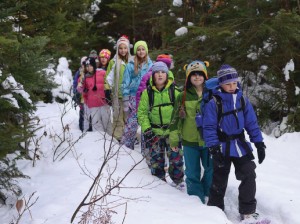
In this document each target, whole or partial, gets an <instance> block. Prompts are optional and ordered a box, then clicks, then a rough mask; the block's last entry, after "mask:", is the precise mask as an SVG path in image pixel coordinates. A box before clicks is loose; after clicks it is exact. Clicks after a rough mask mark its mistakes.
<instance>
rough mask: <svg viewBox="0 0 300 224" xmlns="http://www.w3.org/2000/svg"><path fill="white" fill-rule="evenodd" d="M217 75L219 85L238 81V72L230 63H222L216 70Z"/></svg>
mask: <svg viewBox="0 0 300 224" xmlns="http://www.w3.org/2000/svg"><path fill="white" fill-rule="evenodd" d="M217 75H218V79H219V83H220V85H222V84H226V83H229V82H238V81H239V74H238V73H237V71H236V70H235V68H233V67H231V66H230V65H226V64H225V65H222V66H221V67H220V69H219V70H218V71H217Z"/></svg>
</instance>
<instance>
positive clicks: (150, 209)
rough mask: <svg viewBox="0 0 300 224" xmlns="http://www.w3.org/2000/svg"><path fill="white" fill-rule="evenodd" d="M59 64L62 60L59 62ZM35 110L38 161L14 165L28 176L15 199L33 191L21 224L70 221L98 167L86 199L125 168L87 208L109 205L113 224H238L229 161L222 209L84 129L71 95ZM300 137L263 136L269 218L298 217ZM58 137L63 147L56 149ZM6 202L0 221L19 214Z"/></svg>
mask: <svg viewBox="0 0 300 224" xmlns="http://www.w3.org/2000/svg"><path fill="white" fill-rule="evenodd" d="M62 65H65V64H64V63H63V62H62ZM67 71H68V68H67V67H66V66H62V69H61V72H62V73H64V74H65V72H67ZM62 80H63V82H69V80H68V79H67V77H66V76H62ZM37 108H38V109H37V111H36V112H35V114H34V116H38V117H39V118H40V121H39V126H40V127H42V128H41V129H39V130H37V132H36V135H35V137H34V139H35V140H36V145H33V144H31V146H30V147H31V148H32V151H31V155H32V152H33V149H37V154H38V155H39V160H36V161H35V166H33V161H31V160H19V161H18V163H17V165H18V167H19V169H20V170H22V172H23V173H24V174H25V175H28V176H30V177H31V179H18V182H19V185H20V186H21V188H22V189H23V195H22V196H21V197H20V198H19V199H24V200H26V201H27V202H28V200H29V198H30V197H31V199H30V202H31V203H33V204H32V206H31V207H30V212H29V211H28V210H27V211H25V212H24V214H23V215H22V217H21V222H20V223H22V224H48V223H49V224H53V223H55V224H65V223H70V220H71V217H72V215H73V214H74V212H75V210H76V208H77V207H78V206H79V204H80V202H81V201H82V200H83V199H84V197H85V196H86V195H87V193H88V190H89V188H90V187H91V186H92V183H93V180H94V177H95V176H97V174H98V172H99V170H100V169H101V166H102V165H104V166H103V172H102V174H101V177H100V179H99V185H98V188H97V189H96V188H94V189H93V191H92V192H93V194H92V195H89V196H88V197H87V201H86V202H89V200H90V199H91V197H93V196H98V197H99V196H100V195H103V192H107V189H109V188H108V187H109V186H111V185H113V184H114V183H116V181H120V179H122V178H123V177H124V176H125V174H126V173H128V176H127V177H126V178H125V179H124V181H123V182H122V183H121V184H120V187H118V188H115V189H114V190H112V191H111V192H110V193H109V194H108V195H107V196H106V197H105V199H104V200H99V201H98V202H97V205H98V206H95V207H94V208H90V209H91V211H94V213H96V214H97V212H98V213H99V212H100V210H96V209H99V208H100V207H101V208H102V210H101V211H102V212H104V211H111V213H109V215H111V220H112V221H113V222H114V223H122V221H123V219H124V220H125V221H124V223H130V224H139V223H143V224H165V223H173V224H177V223H178V224H182V223H190V224H194V223H195V224H196V223H199V222H201V223H204V224H230V223H234V224H235V223H239V213H238V200H237V199H238V185H239V181H237V180H236V179H235V175H234V167H232V170H231V173H230V177H229V183H228V188H227V192H226V196H225V207H226V208H225V213H224V212H223V211H221V210H220V209H218V208H216V207H209V206H206V205H203V204H202V203H201V202H200V200H199V199H198V197H196V196H189V195H187V194H186V193H185V192H181V191H179V190H177V189H175V188H174V187H172V186H170V185H169V184H167V183H165V182H162V181H160V180H158V179H157V178H156V177H154V176H152V175H151V173H150V170H149V169H148V167H147V165H146V162H145V161H144V160H143V158H142V156H141V154H140V148H139V147H138V146H137V147H136V148H135V150H130V149H128V148H126V147H123V146H119V145H118V144H117V142H116V141H114V140H113V139H111V138H110V136H105V135H104V133H99V132H88V133H86V134H84V135H82V133H81V131H80V130H79V128H78V110H75V108H73V107H72V106H71V103H70V101H68V102H66V103H65V104H59V103H57V102H54V103H52V104H45V103H42V102H39V103H38V104H37ZM299 139H300V133H289V134H284V135H282V136H281V137H279V138H275V137H272V136H267V135H264V141H265V144H266V146H267V150H266V159H265V161H264V162H263V163H262V164H261V165H258V163H257V169H256V174H257V194H256V198H257V202H258V203H257V212H259V213H260V215H261V216H263V217H267V218H269V219H270V220H271V221H272V224H295V223H300V214H299V208H300V194H298V191H299V188H300V181H299V173H300V167H299V166H296V164H297V163H298V160H299V158H298V157H297V155H298V154H299V153H298V151H299V146H298V145H299ZM64 140H65V141H64ZM60 143H61V146H60V147H57V146H58V145H59V144H60ZM110 144H112V145H111V147H110ZM110 148H111V149H112V152H114V153H115V155H114V156H112V157H111V159H110V160H109V161H108V163H107V164H105V163H104V156H108V152H109V149H110ZM68 150H69V152H68V153H67V154H66V152H67V151H68ZM254 154H255V155H256V153H255V152H254ZM109 155H112V154H111V153H110V154H109ZM9 156H10V157H12V156H14V155H9ZM63 157H64V158H63ZM256 162H257V160H256ZM291 166H293V169H291ZM132 168H133V170H132V171H131V172H130V169H132ZM109 177H110V178H109ZM168 181H170V179H169V178H168ZM33 193H34V194H33ZM32 194H33V195H32ZM35 200H36V202H35V203H34V201H35ZM7 203H8V206H2V207H0V223H3V224H8V223H10V222H11V221H12V220H16V219H17V217H18V213H17V211H16V209H15V203H16V198H13V197H12V196H11V197H9V198H8V199H7ZM29 204H30V203H29ZM87 209H88V208H87V207H86V206H85V207H83V208H81V209H80V212H79V213H77V216H76V218H75V220H74V222H73V223H79V221H80V218H81V215H82V214H83V212H86V211H87ZM93 209H94V210H93ZM21 211H22V210H21ZM88 223H92V222H91V221H90V222H88Z"/></svg>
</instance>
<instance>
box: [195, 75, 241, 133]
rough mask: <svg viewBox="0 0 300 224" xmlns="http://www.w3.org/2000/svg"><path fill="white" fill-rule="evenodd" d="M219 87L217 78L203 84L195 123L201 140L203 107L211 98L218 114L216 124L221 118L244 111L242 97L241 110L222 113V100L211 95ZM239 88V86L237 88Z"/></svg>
mask: <svg viewBox="0 0 300 224" xmlns="http://www.w3.org/2000/svg"><path fill="white" fill-rule="evenodd" d="M218 87H219V80H218V78H217V77H213V78H210V79H209V80H207V81H206V82H205V86H204V89H203V93H202V101H201V103H200V110H198V111H197V113H196V117H195V121H196V125H197V128H198V130H199V132H200V136H201V138H203V112H204V110H205V105H206V104H207V103H208V102H209V101H210V100H211V99H212V98H213V99H214V101H215V103H216V106H217V113H218V123H219V122H220V120H221V118H222V117H223V116H227V115H229V114H232V113H236V112H237V111H240V110H242V111H244V109H245V104H246V103H245V99H244V97H241V105H242V106H241V108H239V109H236V110H233V111H228V112H226V113H224V112H223V106H222V99H221V98H220V96H216V95H213V90H214V89H216V88H218ZM239 88H240V86H239Z"/></svg>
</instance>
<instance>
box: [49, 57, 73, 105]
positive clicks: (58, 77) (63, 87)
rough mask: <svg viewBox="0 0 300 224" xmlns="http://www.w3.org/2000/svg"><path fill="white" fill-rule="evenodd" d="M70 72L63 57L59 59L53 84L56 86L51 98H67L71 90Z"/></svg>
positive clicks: (71, 78)
mask: <svg viewBox="0 0 300 224" xmlns="http://www.w3.org/2000/svg"><path fill="white" fill-rule="evenodd" d="M72 80H73V77H72V71H71V70H70V69H69V63H68V61H67V59H66V58H65V57H61V58H60V59H59V62H58V66H57V69H56V74H55V76H54V82H55V83H56V84H57V85H58V86H57V88H55V89H53V90H52V95H53V97H58V98H60V99H62V100H65V99H67V98H68V94H70V92H71V88H72Z"/></svg>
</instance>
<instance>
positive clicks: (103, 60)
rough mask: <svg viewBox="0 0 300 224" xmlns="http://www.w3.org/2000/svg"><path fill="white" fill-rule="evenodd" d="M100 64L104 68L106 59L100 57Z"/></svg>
mask: <svg viewBox="0 0 300 224" xmlns="http://www.w3.org/2000/svg"><path fill="white" fill-rule="evenodd" d="M100 62H101V65H102V66H106V65H107V63H108V59H107V58H105V57H100Z"/></svg>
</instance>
